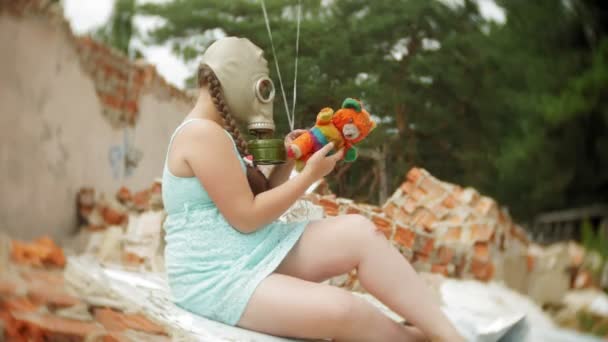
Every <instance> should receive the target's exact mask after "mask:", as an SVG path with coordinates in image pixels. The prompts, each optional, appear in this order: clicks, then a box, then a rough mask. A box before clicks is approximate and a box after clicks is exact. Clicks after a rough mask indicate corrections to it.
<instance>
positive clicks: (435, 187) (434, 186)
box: [420, 177, 445, 197]
mask: <svg viewBox="0 0 608 342" xmlns="http://www.w3.org/2000/svg"><path fill="white" fill-rule="evenodd" d="M420 187H421V188H422V189H423V190H424V192H426V193H427V194H429V195H431V196H433V197H438V196H441V195H443V194H444V193H445V189H444V188H443V187H442V186H441V184H440V183H439V181H438V180H436V179H434V178H431V177H424V179H422V181H421V182H420Z"/></svg>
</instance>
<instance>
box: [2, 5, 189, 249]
mask: <svg viewBox="0 0 608 342" xmlns="http://www.w3.org/2000/svg"><path fill="white" fill-rule="evenodd" d="M10 7H11V5H10V3H9V5H6V3H2V4H0V46H1V47H2V52H1V53H0V174H1V175H2V177H1V178H0V230H2V231H6V232H8V233H9V234H10V235H12V236H15V237H20V238H24V239H29V238H33V237H36V236H39V235H43V234H45V235H51V236H52V237H54V238H56V239H62V238H64V237H65V236H67V235H68V234H70V233H71V232H72V231H75V228H76V217H77V215H76V211H75V209H74V208H75V196H74V194H76V193H77V192H78V190H79V189H80V188H81V187H86V186H92V187H95V188H96V189H98V190H100V191H103V192H107V193H112V192H113V191H115V189H117V188H119V187H120V186H122V185H126V186H129V187H133V188H143V187H144V186H146V185H148V184H149V183H150V180H151V179H154V178H156V177H159V176H160V175H161V172H162V165H163V161H164V157H165V153H166V146H167V143H168V140H169V137H170V134H171V132H172V130H173V129H174V128H175V127H176V126H177V125H178V123H179V121H180V120H181V119H182V118H183V115H184V114H185V113H186V112H187V111H188V110H189V105H190V103H191V99H189V98H188V97H187V96H186V95H184V94H183V93H181V92H180V91H179V90H177V89H176V88H174V87H171V86H169V85H168V84H166V82H165V81H164V80H163V79H162V78H161V77H160V76H159V75H158V74H157V73H156V71H155V69H154V68H153V67H151V66H148V65H143V64H138V63H131V62H129V61H128V59H126V57H124V56H121V55H120V54H118V53H117V52H116V51H113V50H112V49H109V48H107V47H104V46H103V45H101V44H99V43H97V42H94V41H92V40H90V39H88V38H78V37H75V36H73V34H72V33H71V32H70V30H69V27H68V25H67V23H66V22H65V20H64V18H63V16H62V15H61V11H59V10H58V6H55V5H48V6H40V7H36V6H25V7H23V8H16V9H15V8H10ZM121 94H123V95H125V96H123V97H121V96H120V95H121ZM127 157H130V158H131V159H132V161H131V163H129V162H128V161H127V159H128V158H127Z"/></svg>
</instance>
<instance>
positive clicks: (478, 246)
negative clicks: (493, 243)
mask: <svg viewBox="0 0 608 342" xmlns="http://www.w3.org/2000/svg"><path fill="white" fill-rule="evenodd" d="M473 251H474V254H475V258H476V259H478V260H483V261H488V260H490V246H489V245H488V243H487V242H481V241H478V242H475V244H474V245H473Z"/></svg>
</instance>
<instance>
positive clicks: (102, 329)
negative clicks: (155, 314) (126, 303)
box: [0, 263, 170, 341]
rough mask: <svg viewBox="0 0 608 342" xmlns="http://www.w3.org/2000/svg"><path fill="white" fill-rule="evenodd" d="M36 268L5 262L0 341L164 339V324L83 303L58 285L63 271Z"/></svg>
mask: <svg viewBox="0 0 608 342" xmlns="http://www.w3.org/2000/svg"><path fill="white" fill-rule="evenodd" d="M42 266H43V267H44V268H39V267H38V268H33V267H32V266H31V265H29V264H18V263H10V264H9V267H10V269H9V271H8V272H4V273H1V274H0V326H1V327H2V329H0V340H7V341H60V340H61V341H84V340H87V339H88V340H91V341H93V340H94V341H97V340H101V339H102V338H103V340H104V341H134V340H137V339H135V338H140V339H139V340H140V341H170V339H169V337H168V336H169V335H168V329H166V328H165V327H164V326H162V325H159V324H157V323H155V322H153V321H151V320H150V319H148V318H146V317H144V315H142V314H141V313H133V312H128V313H127V312H124V310H125V309H126V308H115V309H110V308H109V307H111V306H107V305H106V304H107V303H104V302H95V301H89V298H88V297H82V296H80V295H79V292H75V291H73V290H72V289H71V288H70V286H68V285H70V284H69V283H67V282H65V281H64V272H65V270H64V269H60V268H56V267H52V266H50V265H48V264H44V263H43V264H42ZM66 269H67V268H66ZM74 280H76V282H77V281H78V280H77V278H74V277H72V278H70V282H72V281H74ZM87 285H88V284H87ZM109 285H110V284H109V283H108V282H107V281H106V282H105V283H102V284H97V287H98V288H99V287H102V288H104V291H105V293H106V294H105V295H103V296H107V293H108V291H107V289H105V288H106V287H108V286H109ZM85 293H86V290H85ZM107 297H108V301H109V300H111V297H110V296H107ZM91 313H93V315H92V314H91ZM95 337H97V338H98V339H95Z"/></svg>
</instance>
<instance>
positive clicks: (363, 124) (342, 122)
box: [332, 101, 376, 144]
mask: <svg viewBox="0 0 608 342" xmlns="http://www.w3.org/2000/svg"><path fill="white" fill-rule="evenodd" d="M357 104H358V105H353V104H351V103H347V102H346V101H345V103H344V104H343V105H342V108H341V109H339V110H338V111H337V112H336V113H335V114H334V116H333V118H332V121H333V124H334V126H336V128H338V129H339V130H340V132H341V133H342V136H343V137H344V139H346V140H347V141H348V142H350V144H356V143H358V142H359V141H361V140H363V139H365V137H367V135H368V134H369V133H370V132H371V131H372V130H373V129H374V128H376V122H375V121H374V120H372V118H371V116H370V115H369V113H368V112H367V111H366V110H365V109H363V107H362V106H361V104H360V103H357Z"/></svg>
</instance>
